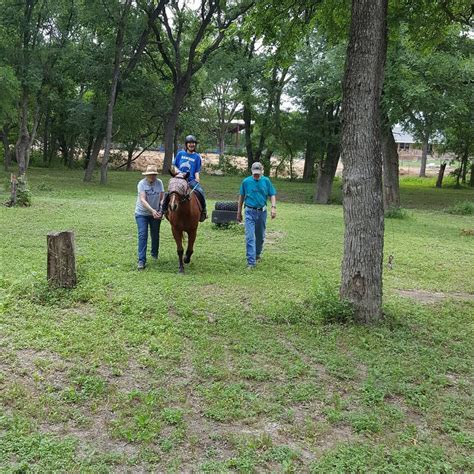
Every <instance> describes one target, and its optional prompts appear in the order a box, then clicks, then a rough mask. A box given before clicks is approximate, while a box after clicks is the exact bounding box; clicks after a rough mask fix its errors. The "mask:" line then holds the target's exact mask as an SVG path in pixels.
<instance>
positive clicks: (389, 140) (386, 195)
mask: <svg viewBox="0 0 474 474" xmlns="http://www.w3.org/2000/svg"><path fill="white" fill-rule="evenodd" d="M384 122H385V120H384ZM382 128H383V130H382V158H383V166H382V168H383V203H384V208H385V209H390V208H399V207H400V183H399V175H398V171H399V164H398V151H397V144H396V142H395V138H394V137H393V133H392V128H391V127H390V125H389V124H388V123H387V122H385V123H384V126H383V127H382Z"/></svg>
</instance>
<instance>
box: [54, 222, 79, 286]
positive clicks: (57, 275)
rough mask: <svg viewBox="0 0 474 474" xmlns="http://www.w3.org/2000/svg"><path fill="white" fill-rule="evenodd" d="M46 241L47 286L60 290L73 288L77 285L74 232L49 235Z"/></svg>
mask: <svg viewBox="0 0 474 474" xmlns="http://www.w3.org/2000/svg"><path fill="white" fill-rule="evenodd" d="M47 241H48V282H49V284H50V285H52V286H57V287H60V288H74V287H75V286H76V283H77V278H76V256H75V249H74V232H70V231H66V232H54V233H50V234H48V235H47Z"/></svg>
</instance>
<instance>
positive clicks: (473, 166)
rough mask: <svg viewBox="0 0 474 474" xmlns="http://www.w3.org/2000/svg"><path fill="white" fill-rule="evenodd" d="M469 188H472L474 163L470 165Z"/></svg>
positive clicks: (473, 184) (473, 185) (473, 183)
mask: <svg viewBox="0 0 474 474" xmlns="http://www.w3.org/2000/svg"><path fill="white" fill-rule="evenodd" d="M469 186H471V187H474V161H473V162H472V163H471V179H470V180H469Z"/></svg>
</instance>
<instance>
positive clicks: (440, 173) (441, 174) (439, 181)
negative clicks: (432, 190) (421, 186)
mask: <svg viewBox="0 0 474 474" xmlns="http://www.w3.org/2000/svg"><path fill="white" fill-rule="evenodd" d="M446 165H447V163H446V161H444V162H443V163H441V166H440V167H439V171H438V179H437V180H436V187H437V188H441V186H442V185H443V178H444V172H445V170H446Z"/></svg>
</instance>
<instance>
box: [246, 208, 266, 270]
mask: <svg viewBox="0 0 474 474" xmlns="http://www.w3.org/2000/svg"><path fill="white" fill-rule="evenodd" d="M266 227H267V211H266V210H265V211H258V210H257V209H251V208H249V207H246V208H245V242H246V247H247V264H248V265H251V266H254V265H256V263H257V257H260V254H261V253H262V249H263V242H264V240H265V229H266Z"/></svg>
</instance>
